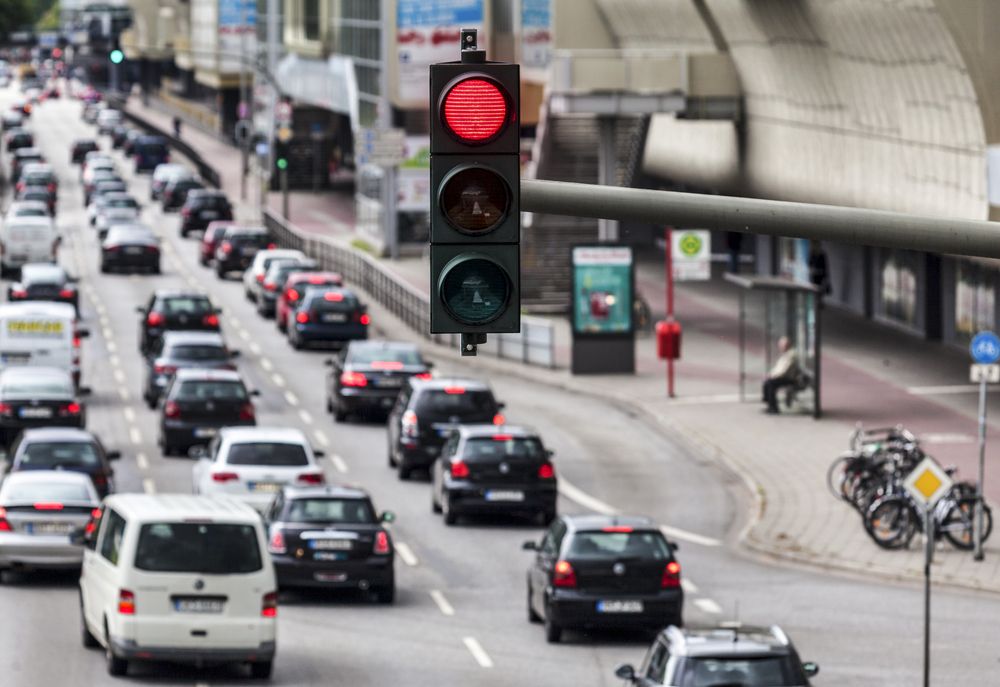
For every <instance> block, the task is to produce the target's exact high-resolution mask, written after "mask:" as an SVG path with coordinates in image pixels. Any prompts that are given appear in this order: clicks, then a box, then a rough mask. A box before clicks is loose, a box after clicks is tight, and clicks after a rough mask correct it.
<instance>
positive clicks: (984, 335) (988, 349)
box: [969, 332, 1000, 365]
mask: <svg viewBox="0 0 1000 687" xmlns="http://www.w3.org/2000/svg"><path fill="white" fill-rule="evenodd" d="M969 352H971V353H972V359H973V360H975V361H976V362H977V363H979V364H980V365H991V364H993V363H995V362H996V361H997V360H1000V337H998V336H997V335H996V334H994V333H993V332H979V333H978V334H976V335H975V336H974V337H973V338H972V343H970V344H969Z"/></svg>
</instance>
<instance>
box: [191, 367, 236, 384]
mask: <svg viewBox="0 0 1000 687" xmlns="http://www.w3.org/2000/svg"><path fill="white" fill-rule="evenodd" d="M174 378H175V379H176V380H177V381H179V382H182V381H192V380H193V381H202V382H242V381H243V378H242V377H240V373H239V372H237V371H236V370H211V369H206V368H203V367H182V368H180V369H179V370H177V372H176V373H175V374H174Z"/></svg>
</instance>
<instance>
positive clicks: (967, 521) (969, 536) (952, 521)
mask: <svg viewBox="0 0 1000 687" xmlns="http://www.w3.org/2000/svg"><path fill="white" fill-rule="evenodd" d="M975 520H976V499H974V498H972V499H968V498H964V499H959V500H957V501H955V502H954V503H953V504H952V505H951V507H950V508H949V509H948V510H947V511H946V512H945V514H944V517H942V518H941V522H940V523H938V527H940V528H941V533H942V534H943V535H944V537H945V539H947V540H948V541H950V542H951V544H952V546H954V547H955V548H956V549H961V550H963V551H971V550H972V549H973V548H975V545H976V539H975ZM992 532H993V512H992V511H991V510H990V507H989V506H987V505H986V504H985V503H984V504H983V541H984V542H985V541H986V540H987V539H988V538H989V536H990V534H991V533H992Z"/></svg>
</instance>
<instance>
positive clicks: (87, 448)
mask: <svg viewBox="0 0 1000 687" xmlns="http://www.w3.org/2000/svg"><path fill="white" fill-rule="evenodd" d="M8 455H9V458H8V460H7V466H8V467H7V469H6V471H7V472H20V471H22V470H67V471H71V472H84V473H86V474H88V475H90V479H91V481H92V482H93V483H94V488H95V489H97V493H98V495H99V496H100V497H101V498H104V497H105V496H107V495H108V494H111V493H113V492H114V490H115V484H114V474H115V472H114V470H112V469H111V461H112V460H118V459H119V458H121V453H120V452H118V451H108V450H105V448H104V445H103V444H102V443H101V441H100V439H98V438H97V437H96V436H94V435H93V434H91V433H90V432H88V431H87V430H85V429H74V428H70V427H40V428H38V429H26V430H24V431H23V432H22V433H21V436H20V438H19V439H18V440H17V441H15V442H14V444H13V446H11V449H10V453H9V454H8Z"/></svg>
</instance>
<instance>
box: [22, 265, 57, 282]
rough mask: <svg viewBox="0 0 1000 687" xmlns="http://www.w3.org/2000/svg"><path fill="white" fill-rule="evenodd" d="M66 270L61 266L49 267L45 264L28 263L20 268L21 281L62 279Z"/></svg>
mask: <svg viewBox="0 0 1000 687" xmlns="http://www.w3.org/2000/svg"><path fill="white" fill-rule="evenodd" d="M65 276H66V270H64V269H63V268H62V266H61V265H51V264H49V263H47V262H29V263H28V264H27V265H23V266H22V267H21V281H30V279H31V278H34V279H44V278H45V277H63V278H65Z"/></svg>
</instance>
